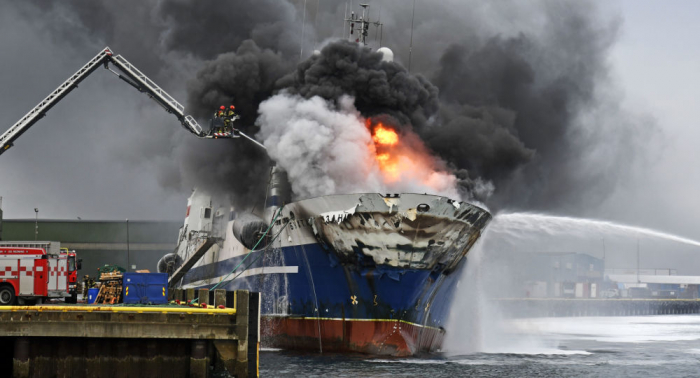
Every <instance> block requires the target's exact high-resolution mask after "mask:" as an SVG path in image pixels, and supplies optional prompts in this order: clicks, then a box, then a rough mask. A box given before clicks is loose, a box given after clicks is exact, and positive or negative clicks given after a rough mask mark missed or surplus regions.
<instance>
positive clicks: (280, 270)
mask: <svg viewBox="0 0 700 378" xmlns="http://www.w3.org/2000/svg"><path fill="white" fill-rule="evenodd" d="M285 273H291V274H294V273H299V267H298V266H268V267H263V268H253V269H248V270H246V271H244V272H243V274H241V275H240V276H238V278H243V277H250V276H258V275H261V274H285ZM237 274H238V272H236V273H234V274H232V275H231V276H230V277H228V279H229V280H230V279H232V278H233V277H236V275H237ZM226 276H228V274H225V275H223V276H219V277H214V278H208V279H204V280H199V281H195V282H190V283H188V284H187V285H185V287H198V286H204V285H211V284H213V283H218V282H220V281H222V280H224V279H225V278H226ZM209 281H212V282H209Z"/></svg>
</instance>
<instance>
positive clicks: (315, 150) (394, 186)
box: [257, 93, 459, 199]
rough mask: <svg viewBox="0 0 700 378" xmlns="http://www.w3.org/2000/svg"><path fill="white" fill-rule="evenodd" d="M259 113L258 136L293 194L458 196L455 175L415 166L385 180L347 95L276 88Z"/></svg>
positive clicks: (307, 195) (370, 136)
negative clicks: (328, 96)
mask: <svg viewBox="0 0 700 378" xmlns="http://www.w3.org/2000/svg"><path fill="white" fill-rule="evenodd" d="M259 112H260V117H259V118H258V120H257V124H258V126H260V132H259V133H258V134H257V137H258V139H260V140H261V141H263V144H264V145H265V147H267V152H268V154H269V155H270V157H271V158H272V159H273V160H275V161H276V162H277V164H278V165H279V166H280V167H282V168H283V169H285V170H286V171H287V173H288V175H289V180H290V182H291V184H292V191H293V192H294V194H295V196H296V197H297V199H300V198H311V197H317V196H323V195H329V194H345V193H361V192H381V193H395V192H415V193H431V194H439V195H444V196H448V197H451V198H459V195H458V192H457V190H456V188H455V186H456V182H457V179H456V178H455V176H454V175H451V174H449V173H445V172H440V171H437V170H434V169H428V170H425V169H424V167H422V166H420V165H417V166H416V169H415V170H412V171H411V172H409V174H407V175H406V176H405V177H402V178H401V179H400V180H394V181H391V182H387V180H385V178H384V176H383V175H382V172H381V171H380V169H379V166H378V165H377V161H376V157H375V151H374V144H373V141H372V135H371V133H370V131H369V130H368V129H367V127H366V126H365V120H364V119H363V118H362V116H361V115H360V114H359V112H358V111H357V110H356V109H355V106H354V99H353V98H352V97H349V96H344V97H342V98H341V99H340V101H339V102H338V106H337V107H336V106H335V105H333V104H332V103H330V102H328V101H326V100H324V99H322V98H320V97H312V98H310V99H304V98H303V97H300V96H297V95H291V94H289V93H281V94H277V95H275V96H273V97H271V98H269V99H268V100H266V101H264V102H262V103H261V104H260V108H259ZM431 159H432V158H431Z"/></svg>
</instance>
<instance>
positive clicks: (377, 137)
mask: <svg viewBox="0 0 700 378" xmlns="http://www.w3.org/2000/svg"><path fill="white" fill-rule="evenodd" d="M372 140H374V143H377V144H381V145H388V146H393V145H395V144H396V143H398V142H399V135H398V134H396V131H394V130H392V129H388V128H385V127H384V125H382V124H381V123H378V124H377V125H376V126H375V127H374V135H373V136H372Z"/></svg>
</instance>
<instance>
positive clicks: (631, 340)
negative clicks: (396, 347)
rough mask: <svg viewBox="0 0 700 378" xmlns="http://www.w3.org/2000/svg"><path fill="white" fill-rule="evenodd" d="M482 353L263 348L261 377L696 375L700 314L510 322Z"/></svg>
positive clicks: (698, 370) (456, 349)
mask: <svg viewBox="0 0 700 378" xmlns="http://www.w3.org/2000/svg"><path fill="white" fill-rule="evenodd" d="M501 326H502V327H501V329H500V332H499V335H498V339H494V340H492V341H493V342H491V343H487V344H485V345H484V347H483V348H482V349H483V350H481V351H475V352H469V353H464V352H463V351H466V350H469V349H470V348H471V346H470V345H469V341H468V340H465V341H464V343H465V345H459V343H456V344H455V343H452V344H451V348H452V349H453V350H446V351H444V352H443V353H441V354H433V355H427V356H420V357H412V358H386V357H369V356H364V355H330V354H323V355H320V354H313V353H304V354H299V353H294V352H291V351H280V350H269V349H263V351H262V352H261V354H260V376H261V377H301V376H304V377H431V378H438V377H449V378H454V377H463V376H475V377H641V376H644V377H695V376H698V375H699V374H700V316H699V315H661V316H625V317H578V318H529V319H510V320H504V321H503V324H502V325H501Z"/></svg>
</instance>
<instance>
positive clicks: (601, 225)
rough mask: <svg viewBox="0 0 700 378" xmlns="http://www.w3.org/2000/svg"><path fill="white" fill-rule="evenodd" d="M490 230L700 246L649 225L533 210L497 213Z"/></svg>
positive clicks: (698, 242)
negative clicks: (644, 239)
mask: <svg viewBox="0 0 700 378" xmlns="http://www.w3.org/2000/svg"><path fill="white" fill-rule="evenodd" d="M489 231H490V232H493V233H500V234H506V235H509V236H516V237H527V236H530V235H532V233H533V232H544V233H546V234H547V235H561V234H569V235H575V236H580V237H590V232H600V233H602V234H607V235H611V234H617V235H629V236H634V237H640V236H646V237H655V238H660V239H666V240H670V241H675V242H679V243H684V244H689V245H694V246H698V247H700V241H697V240H693V239H688V238H684V237H682V236H678V235H673V234H669V233H665V232H661V231H656V230H651V229H648V228H643V227H634V226H627V225H623V224H618V223H614V222H609V221H601V220H594V219H585V218H572V217H562V216H555V215H546V214H536V213H499V214H496V216H495V217H494V218H493V221H491V224H490V225H489Z"/></svg>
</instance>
